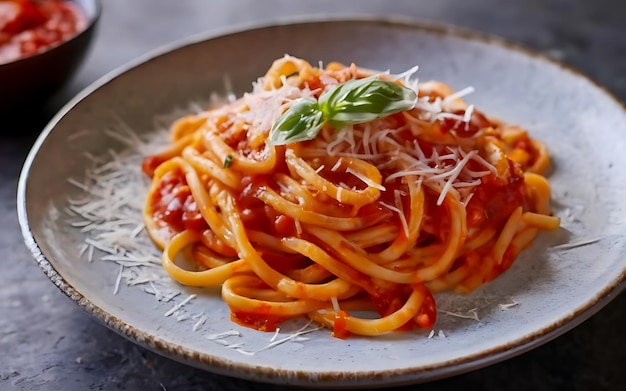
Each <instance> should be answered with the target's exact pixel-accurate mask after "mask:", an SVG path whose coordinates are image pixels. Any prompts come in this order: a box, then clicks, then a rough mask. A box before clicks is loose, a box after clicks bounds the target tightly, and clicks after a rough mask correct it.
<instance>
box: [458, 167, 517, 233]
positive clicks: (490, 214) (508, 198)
mask: <svg viewBox="0 0 626 391" xmlns="http://www.w3.org/2000/svg"><path fill="white" fill-rule="evenodd" d="M509 168H510V175H509V177H508V178H507V179H502V178H498V177H495V176H493V175H488V176H486V177H484V178H483V183H482V184H481V185H480V186H478V188H477V189H476V193H475V194H474V197H472V199H471V200H470V202H469V204H468V205H467V212H468V214H467V215H468V225H470V226H471V225H472V224H476V223H479V222H481V221H484V220H489V221H491V222H495V223H501V222H503V221H504V220H505V219H507V218H508V217H509V216H510V215H511V213H513V211H514V210H515V208H517V207H518V206H520V205H522V203H523V201H524V197H525V187H524V174H523V173H522V172H520V171H519V169H518V168H517V167H516V166H515V164H514V163H513V162H511V161H510V160H509Z"/></svg>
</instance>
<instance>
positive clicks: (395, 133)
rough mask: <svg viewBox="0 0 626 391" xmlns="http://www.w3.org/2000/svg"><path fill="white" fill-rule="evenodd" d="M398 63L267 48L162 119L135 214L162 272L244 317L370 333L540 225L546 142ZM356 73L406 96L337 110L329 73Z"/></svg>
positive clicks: (420, 310)
mask: <svg viewBox="0 0 626 391" xmlns="http://www.w3.org/2000/svg"><path fill="white" fill-rule="evenodd" d="M411 76H412V72H411V71H409V72H407V73H405V74H402V75H391V74H389V73H375V72H373V71H370V70H367V69H363V68H359V67H357V66H356V65H354V64H353V65H350V66H344V65H342V64H339V63H330V64H328V65H327V66H326V67H324V68H322V67H321V66H320V67H314V66H312V65H311V64H310V63H308V62H307V61H305V60H302V59H299V58H295V57H290V56H285V57H284V58H280V59H277V60H276V61H275V62H274V63H273V64H272V66H271V67H270V69H269V70H268V71H267V73H266V74H265V75H264V76H263V77H261V78H260V79H259V80H258V81H257V82H255V83H254V85H253V90H252V91H251V92H250V93H246V94H244V95H243V96H242V97H241V98H239V99H238V100H235V101H233V102H230V103H226V104H223V105H221V106H218V107H212V108H210V109H207V110H206V111H203V112H200V113H198V114H194V115H188V116H185V117H183V118H180V119H179V120H177V121H176V122H175V123H174V124H173V125H172V129H171V136H172V141H171V144H170V146H169V147H167V148H166V149H165V150H164V151H162V152H160V153H157V154H155V155H152V156H149V157H147V158H146V159H145V161H144V164H143V170H144V172H146V174H148V175H150V176H151V177H152V185H151V188H150V190H149V194H148V196H147V201H146V204H145V210H144V219H145V222H146V227H147V230H148V232H149V234H150V236H151V237H152V239H153V241H154V242H155V243H156V245H158V246H159V247H160V248H162V249H163V267H164V268H165V270H166V271H167V273H168V274H169V275H170V276H171V277H172V278H173V279H175V280H176V281H178V282H179V283H181V284H184V285H190V286H219V285H221V289H222V298H223V300H224V301H225V302H226V304H228V306H229V307H230V310H231V317H232V319H233V320H234V321H235V322H237V323H239V324H242V325H245V326H248V327H252V328H255V329H259V330H265V331H271V330H274V329H275V328H276V327H277V326H278V325H279V324H280V323H281V322H283V321H285V320H287V319H290V318H295V317H309V318H310V319H313V320H314V321H316V322H319V323H321V324H323V325H325V326H326V327H328V328H330V329H331V330H333V335H334V336H336V337H340V338H344V337H347V336H348V335H350V334H358V335H369V336H371V335H379V334H383V333H387V332H391V331H394V330H410V329H414V328H426V329H430V328H432V327H433V325H434V323H435V320H436V305H435V299H434V297H433V293H436V292H439V291H444V290H453V291H456V292H459V293H466V292H470V291H472V290H474V289H476V288H477V287H479V286H480V285H482V284H484V283H486V282H488V281H491V280H493V279H494V278H496V277H497V276H498V275H500V274H501V273H503V272H504V271H505V270H507V269H508V268H509V267H510V266H511V264H512V263H513V261H514V260H515V258H516V257H517V255H518V254H519V253H520V251H522V250H523V249H525V248H527V247H528V246H530V245H531V243H532V241H533V239H534V237H535V236H536V235H537V233H538V232H539V231H541V230H548V229H555V228H558V227H559V220H558V218H556V217H553V216H552V215H551V211H550V185H549V183H548V181H547V180H546V178H545V177H544V176H543V175H542V174H543V173H544V172H545V171H546V169H547V167H548V166H549V161H550V157H549V154H548V152H547V149H546V147H545V146H544V145H543V144H542V143H541V142H539V141H537V140H534V139H532V138H530V137H529V135H528V133H527V132H526V131H525V130H524V129H521V128H519V127H517V126H511V125H507V124H505V123H503V122H500V121H497V120H494V119H491V118H488V117H486V116H485V115H483V114H482V113H481V112H480V111H478V110H477V109H475V108H474V107H473V106H472V105H469V106H468V105H467V104H466V103H465V102H464V100H463V97H462V95H463V93H462V92H460V93H454V92H453V91H452V89H451V88H450V87H449V86H447V85H445V84H443V83H441V82H426V83H418V82H417V81H416V80H412V79H411ZM371 80H376V81H382V82H383V83H381V84H380V85H378V84H377V85H376V86H377V87H378V86H380V87H381V88H382V87H384V88H390V89H389V91H390V92H389V93H390V94H391V93H395V91H396V90H397V88H398V87H402V89H400V91H402V93H405V94H406V96H411V94H414V95H415V96H414V98H415V99H414V101H413V103H412V104H411V106H410V107H408V108H406V109H397V108H395V109H394V110H395V111H394V112H392V113H390V114H382V115H378V116H377V117H375V118H373V119H372V118H371V116H370V114H371V113H369V112H366V111H365V110H366V109H363V108H362V107H364V106H359V107H361V108H357V109H354V107H356V106H354V107H353V108H352V109H354V110H361V111H362V112H360V113H357V116H358V118H359V119H358V120H356V121H354V122H350V123H347V122H345V119H344V118H347V117H350V115H344V114H341V113H339V109H337V110H335V108H337V107H343V106H342V105H343V104H344V103H345V102H343V101H341V100H340V98H337V96H340V89H341V88H346V89H348V88H356V87H354V86H355V85H358V83H357V84H354V83H356V82H358V81H361V82H363V83H365V84H364V85H366V87H367V88H370V87H371V85H370V84H367V83H369V81H371ZM350 83H353V84H350ZM372 85H373V84H372ZM342 86H344V87H342ZM349 86H350V87H349ZM359 86H361V85H359ZM359 88H361V87H359ZM363 88H365V87H363ZM372 88H373V87H372ZM355 91H357V92H358V93H361V91H362V90H357V89H354V90H351V94H352V95H349V94H348V95H345V96H344V97H343V98H341V99H352V98H353V95H355V94H357V92H355ZM407 91H408V92H407ZM377 93H378V92H377ZM366 95H367V94H364V95H363V96H366ZM333 99H335V100H334V101H333ZM367 99H371V101H370V103H371V102H374V103H376V104H378V103H379V101H380V99H382V98H380V97H379V96H378V95H376V94H373V95H367ZM375 99H379V100H378V101H375ZM322 101H323V102H322ZM377 102H378V103H377ZM360 103H363V102H360ZM324 104H326V105H327V106H323V105H324ZM332 105H335V106H332ZM319 107H321V109H319V110H318V108H319ZM367 107H369V106H367ZM352 109H351V110H352ZM298 110H300V112H301V113H305V114H303V115H301V116H299V117H296V120H297V121H296V122H293V123H292V125H293V126H291V125H290V126H291V127H290V128H288V129H287V130H289V131H292V133H295V130H297V131H298V132H300V131H302V132H303V133H302V134H306V136H305V137H306V139H301V140H297V141H293V140H292V141H290V139H286V140H282V141H281V140H279V141H278V142H276V141H275V140H274V139H272V137H274V135H273V134H272V132H274V129H275V128H277V127H280V126H282V124H284V123H287V122H288V121H289V120H290V118H286V119H285V116H286V115H287V114H288V113H290V112H292V111H293V112H297V111H298ZM333 110H335V111H333ZM367 110H369V109H367ZM337 113H339V114H337ZM351 115H352V114H351ZM323 116H328V118H326V117H323ZM332 116H334V117H332ZM339 119H341V121H344V122H341V121H340V120H339ZM281 121H282V122H281ZM285 126H287V125H285ZM299 127H300V128H299ZM294 129H295V130H294ZM314 131H315V132H314ZM279 136H280V137H291V136H290V135H287V136H285V134H282V135H279ZM273 140H274V141H273ZM362 314H364V315H362ZM371 314H375V316H372V315H371Z"/></svg>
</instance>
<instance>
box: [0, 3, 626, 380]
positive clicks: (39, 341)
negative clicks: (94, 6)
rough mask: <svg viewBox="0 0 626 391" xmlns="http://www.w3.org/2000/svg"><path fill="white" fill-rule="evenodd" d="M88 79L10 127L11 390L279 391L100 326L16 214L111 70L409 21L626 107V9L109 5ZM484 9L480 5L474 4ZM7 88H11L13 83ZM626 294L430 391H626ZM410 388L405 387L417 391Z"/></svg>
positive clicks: (85, 72)
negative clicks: (238, 36) (279, 24)
mask: <svg viewBox="0 0 626 391" xmlns="http://www.w3.org/2000/svg"><path fill="white" fill-rule="evenodd" d="M103 3H104V4H103V15H102V19H101V21H100V25H99V29H98V31H97V37H96V40H95V42H94V45H93V48H92V50H91V52H90V53H89V55H88V57H87V59H86V61H85V62H84V64H83V66H82V67H81V70H80V71H79V73H78V74H77V75H76V76H75V77H74V78H73V79H72V81H71V82H70V83H69V84H68V86H67V87H66V88H65V89H64V90H63V91H61V92H60V93H59V94H58V95H57V96H55V97H54V98H53V99H52V100H51V101H50V102H49V103H48V104H47V105H46V107H44V108H41V109H38V110H34V112H33V113H32V116H30V117H29V119H28V122H26V123H20V124H12V125H11V126H9V125H7V124H3V125H0V167H1V168H0V250H1V251H2V252H3V253H4V254H5V255H4V256H3V257H2V259H1V260H0V264H1V269H2V272H1V273H0V297H1V299H0V313H1V314H2V315H0V352H1V354H0V389H2V390H7V389H8V390H11V389H17V390H51V389H59V390H68V389H69V390H72V389H77V390H87V389H89V390H135V389H144V390H201V389H208V390H269V389H276V387H275V386H268V385H264V384H259V383H252V382H248V381H244V380H238V379H231V378H228V377H224V376H217V375H213V374H210V373H207V372H203V371H200V370H197V369H194V368H191V367H188V366H186V365H183V364H179V363H177V362H174V361H171V360H169V359H167V358H164V357H161V356H159V355H157V354H154V353H152V352H149V351H147V350H145V349H143V348H140V347H138V346H136V345H135V344H133V343H131V342H129V341H127V340H125V339H124V338H122V337H120V336H118V335H117V334H115V333H114V332H112V331H110V330H109V329H107V328H105V327H104V326H102V325H101V324H100V323H98V322H96V321H95V320H93V319H91V318H90V317H89V316H88V315H87V314H85V313H84V312H83V311H82V310H81V309H80V308H79V307H77V306H76V305H75V304H74V303H72V302H71V301H70V300H69V299H67V298H66V297H65V296H64V294H63V293H61V292H60V291H59V290H58V289H57V288H56V287H55V286H54V285H53V284H52V283H51V282H50V281H49V280H48V279H47V278H46V277H45V275H44V274H43V273H42V272H41V271H40V270H39V269H38V267H37V265H36V263H35V262H34V261H33V259H32V257H31V255H30V254H29V252H28V251H27V249H26V247H25V246H24V244H23V241H22V236H21V233H20V229H19V226H18V222H17V215H16V187H17V179H18V176H19V172H20V168H21V165H22V163H23V161H24V159H25V157H26V154H27V153H28V150H29V149H30V147H31V145H32V143H33V141H34V140H35V138H36V137H37V135H38V133H39V132H40V131H41V129H42V128H43V126H44V125H45V124H46V122H47V121H48V120H49V119H50V118H51V117H52V115H53V114H54V113H55V112H56V111H57V110H58V109H59V108H60V107H61V106H62V105H63V104H64V103H65V102H66V101H67V100H69V99H70V98H71V97H72V96H73V95H75V94H76V93H77V92H78V91H80V90H81V89H82V88H84V87H85V86H87V85H88V84H90V83H91V82H92V81H94V80H96V79H97V78H99V77H100V76H102V75H104V74H105V73H107V72H109V71H110V70H112V69H114V68H116V67H118V66H120V65H123V64H124V63H126V62H128V61H130V60H132V59H133V58H135V57H137V56H140V55H142V54H144V53H145V52H147V51H149V50H151V49H154V48H157V47H159V46H161V45H164V44H167V43H171V42H172V41H176V40H178V39H182V38H184V37H186V36H189V35H192V34H194V33H199V32H202V31H206V30H214V29H220V28H224V27H227V26H231V27H232V26H237V25H246V24H250V23H269V22H271V21H273V20H276V19H284V18H288V17H291V16H302V15H315V16H321V15H333V14H334V15H336V14H342V15H402V16H409V17H417V18H419V19H422V20H428V21H434V22H443V23H447V24H452V25H456V26H460V27H465V28H469V29H474V30H479V31H482V32H486V33H489V34H494V35H498V36H501V37H503V38H505V39H508V40H510V41H514V42H517V43H520V44H522V45H525V46H527V47H530V48H533V49H535V50H538V51H540V52H543V53H545V54H548V55H549V56H552V57H554V58H556V59H558V60H561V61H563V62H565V63H567V64H569V65H572V66H574V67H576V68H578V69H580V70H581V71H583V72H584V73H586V74H587V75H589V76H591V77H592V78H593V79H595V80H596V81H598V82H599V83H600V84H603V85H604V86H606V87H607V89H608V90H609V91H611V92H613V93H614V94H615V95H617V96H618V97H619V98H621V99H622V100H626V22H625V21H626V2H624V1H622V0H594V1H585V0H577V1H573V0H572V1H569V0H550V1H539V0H529V1H523V0H519V1H512V0H509V1H506V2H501V1H499V0H478V1H473V2H470V1H464V2H461V1H456V0H439V1H434V0H432V1H427V0H418V1H411V0H406V1H400V0H391V1H382V0H378V1H376V0H360V1H357V0H349V1H340V0H309V1H307V2H303V1H301V2H296V1H290V0H272V1H262V2H261V1H254V0H219V1H206V0H186V1H184V2H175V1H171V0H134V1H127V0H103ZM470 3H471V4H470ZM0 89H1V86H0ZM624 324H626V294H623V293H622V294H621V295H619V296H618V297H617V298H615V299H614V300H613V301H612V302H611V303H610V304H609V305H608V306H607V307H605V308H604V309H602V310H601V311H600V312H599V313H598V314H596V315H594V316H593V317H592V318H590V319H589V320H587V321H586V322H584V323H583V324H582V325H580V326H578V327H576V328H575V329H574V330H572V331H569V332H568V333H566V334H564V335H562V336H561V337H559V338H557V339H555V340H553V341H552V342H549V343H547V344H545V345H543V346H541V347H539V348H536V349H534V350H532V351H530V352H527V353H525V354H522V355H521V356H518V357H516V358H513V359H510V360H507V361H505V362H502V363H499V364H496V365H492V366H489V367H487V368H484V369H480V370H477V371H473V372H471V373H467V374H464V375H459V376H456V377H452V378H448V379H444V380H439V381H436V382H432V383H429V384H426V385H423V386H421V387H423V388H424V389H429V390H453V389H458V388H461V387H463V388H468V387H469V389H482V390H501V389H508V390H529V389H532V390H556V389H559V390H591V389H593V390H615V389H622V388H621V387H623V385H624V384H626V349H625V347H626V331H625V330H626V328H625V327H624ZM421 387H405V388H402V387H401V388H398V389H409V388H410V389H416V388H418V389H419V388H421Z"/></svg>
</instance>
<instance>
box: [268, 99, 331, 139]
mask: <svg viewBox="0 0 626 391" xmlns="http://www.w3.org/2000/svg"><path fill="white" fill-rule="evenodd" d="M322 126H324V114H323V113H322V111H321V110H320V108H319V105H318V103H317V102H316V101H315V100H314V99H310V98H300V99H297V100H296V101H294V103H293V104H292V105H291V106H290V107H289V109H287V111H285V112H284V113H283V115H282V116H281V117H280V118H279V119H278V121H276V123H275V124H274V126H272V129H271V130H270V136H269V142H270V143H271V144H274V145H281V144H289V143H294V142H298V141H307V140H313V139H314V138H315V137H317V134H318V133H319V132H320V130H321V129H322Z"/></svg>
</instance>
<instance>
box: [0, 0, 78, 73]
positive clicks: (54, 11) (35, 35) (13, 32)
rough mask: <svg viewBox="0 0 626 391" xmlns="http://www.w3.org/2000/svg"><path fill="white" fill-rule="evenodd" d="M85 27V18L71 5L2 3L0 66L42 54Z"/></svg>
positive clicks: (60, 1)
mask: <svg viewBox="0 0 626 391" xmlns="http://www.w3.org/2000/svg"><path fill="white" fill-rule="evenodd" d="M86 27H87V18H86V16H85V15H84V13H83V12H82V11H81V10H80V9H79V7H77V6H76V5H75V4H74V3H72V2H70V1H64V0H39V1H32V0H0V64H4V63H9V62H11V61H15V60H18V59H21V58H24V57H28V56H32V55H34V54H37V53H40V52H43V51H45V50H46V49H48V48H49V47H52V46H54V45H57V44H59V43H61V42H64V41H67V40H69V39H70V38H72V37H73V36H75V35H76V34H78V33H79V32H81V31H82V30H84V29H85V28H86Z"/></svg>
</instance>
